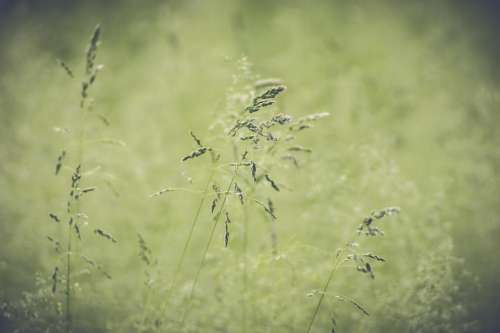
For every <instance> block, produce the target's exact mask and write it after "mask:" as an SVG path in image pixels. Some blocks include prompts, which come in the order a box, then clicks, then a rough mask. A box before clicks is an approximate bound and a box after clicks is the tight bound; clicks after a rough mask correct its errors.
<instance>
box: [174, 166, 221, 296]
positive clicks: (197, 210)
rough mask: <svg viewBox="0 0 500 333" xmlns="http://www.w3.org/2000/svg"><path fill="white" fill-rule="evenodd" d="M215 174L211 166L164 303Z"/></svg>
mask: <svg viewBox="0 0 500 333" xmlns="http://www.w3.org/2000/svg"><path fill="white" fill-rule="evenodd" d="M214 174H215V168H212V171H211V172H210V175H209V177H208V180H207V183H206V185H205V190H204V191H203V193H204V195H203V196H202V197H201V199H200V203H199V205H198V208H197V209H196V212H195V214H194V217H193V220H192V222H191V228H190V229H189V233H188V237H187V239H186V242H185V243H184V247H183V249H182V253H181V256H180V257H179V261H178V262H177V265H176V268H175V271H174V275H173V277H172V282H171V284H170V287H169V288H168V289H167V295H166V296H165V297H166V299H165V303H167V302H168V300H169V296H170V295H171V292H172V290H173V288H174V286H175V283H176V282H177V279H178V277H179V274H180V271H181V269H182V265H183V264H184V260H185V258H186V253H187V250H188V248H189V244H190V243H191V239H192V237H193V233H194V229H195V228H196V225H197V224H198V219H199V217H200V213H201V209H202V208H203V206H204V204H205V199H206V197H207V193H208V189H209V187H210V184H211V183H212V180H213V177H214Z"/></svg>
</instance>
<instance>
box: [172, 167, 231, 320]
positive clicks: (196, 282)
mask: <svg viewBox="0 0 500 333" xmlns="http://www.w3.org/2000/svg"><path fill="white" fill-rule="evenodd" d="M238 166H239V164H236V165H235V166H234V172H233V175H232V177H231V180H230V182H229V185H228V186H227V190H226V192H225V193H224V198H223V200H222V204H221V205H220V207H219V210H218V212H217V214H216V215H215V217H214V223H213V224H212V228H211V229H210V233H209V235H208V240H207V244H206V246H205V249H204V250H203V254H202V258H201V261H200V264H199V266H198V269H197V271H196V274H195V277H194V281H193V285H192V286H191V291H190V292H189V296H188V299H187V304H186V310H185V311H184V314H183V315H182V319H181V322H180V327H181V328H183V327H184V323H185V322H186V319H187V316H188V314H189V307H190V304H191V301H192V299H193V296H194V292H195V290H196V287H197V285H198V280H199V277H200V274H201V271H202V270H203V267H204V266H205V260H206V258H207V253H208V250H209V248H210V245H212V241H213V239H214V234H215V229H216V228H217V224H218V223H219V220H220V217H221V215H222V212H223V210H224V207H225V205H226V202H227V197H228V195H229V192H230V191H231V188H232V186H233V184H234V180H235V179H236V176H237V175H238Z"/></svg>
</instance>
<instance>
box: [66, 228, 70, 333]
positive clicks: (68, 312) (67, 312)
mask: <svg viewBox="0 0 500 333" xmlns="http://www.w3.org/2000/svg"><path fill="white" fill-rule="evenodd" d="M67 237H68V240H67V241H68V244H67V245H68V247H67V253H66V331H67V332H68V333H69V332H71V224H69V222H68V236H67Z"/></svg>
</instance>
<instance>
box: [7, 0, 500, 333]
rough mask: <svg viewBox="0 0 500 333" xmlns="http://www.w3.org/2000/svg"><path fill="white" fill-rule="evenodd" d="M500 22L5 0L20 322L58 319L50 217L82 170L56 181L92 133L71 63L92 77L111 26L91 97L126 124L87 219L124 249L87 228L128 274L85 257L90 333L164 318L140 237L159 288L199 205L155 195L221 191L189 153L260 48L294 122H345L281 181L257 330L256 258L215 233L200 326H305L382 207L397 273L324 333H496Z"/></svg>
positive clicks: (258, 250)
mask: <svg viewBox="0 0 500 333" xmlns="http://www.w3.org/2000/svg"><path fill="white" fill-rule="evenodd" d="M499 16H500V6H498V3H497V2H496V1H474V2H472V1H389V0H388V1H348V2H343V1H285V0H279V1H243V0H240V1H195V0H186V1H152V0H145V1H23V0H20V1H0V298H1V300H2V310H3V311H2V317H1V318H0V327H2V329H3V331H5V332H10V331H14V330H15V329H16V328H24V329H25V330H26V331H37V330H38V329H39V330H40V331H44V326H47V327H48V326H50V322H51V321H54V320H57V318H55V317H53V316H54V315H51V314H50V312H51V311H52V310H51V309H52V308H51V305H47V303H46V302H50V299H51V298H50V297H49V296H47V295H46V293H45V292H44V289H43V288H46V284H47V280H50V276H51V274H52V271H53V267H54V265H55V262H56V260H57V259H56V256H55V255H54V251H53V249H52V247H51V245H50V243H49V242H48V241H47V238H46V236H47V235H53V236H54V237H56V236H57V235H58V233H60V232H61V231H60V230H59V229H58V228H57V226H55V225H54V223H52V222H51V221H50V219H49V218H48V213H49V212H51V211H58V210H62V209H64V204H65V195H66V188H67V181H68V178H69V176H70V173H71V172H70V171H67V170H66V171H65V173H63V176H62V177H56V176H54V175H53V173H54V171H53V170H54V165H55V162H56V159H57V156H58V155H59V153H60V152H61V150H62V149H64V148H66V149H68V150H70V151H71V142H69V141H68V139H67V136H65V135H64V133H61V132H64V131H61V130H60V129H61V128H71V127H72V126H74V125H75V124H76V123H77V122H78V119H79V118H78V116H77V115H76V114H77V112H78V103H79V92H80V83H79V81H78V80H71V79H69V78H68V77H67V75H66V73H65V72H64V71H63V70H62V69H61V67H60V66H59V65H58V63H57V61H56V59H62V60H63V61H64V62H66V63H67V64H68V65H69V66H70V67H71V68H72V69H73V70H74V72H75V75H79V73H81V72H82V70H83V65H84V52H85V47H86V45H87V43H88V40H89V37H90V35H91V33H92V31H93V28H94V26H95V25H96V24H97V23H100V24H101V27H102V31H103V33H102V43H101V45H100V47H99V51H98V56H97V61H98V63H103V64H104V65H105V67H104V70H103V71H102V72H101V73H100V74H99V77H98V80H97V83H96V85H95V87H93V88H92V89H93V90H92V97H93V98H94V99H95V110H96V112H98V113H100V114H102V115H105V117H106V119H107V120H108V121H109V126H108V125H106V124H103V123H102V122H101V123H100V122H98V121H97V122H95V123H93V125H91V126H90V132H91V134H92V136H93V137H94V138H95V139H96V140H95V141H96V144H92V145H90V144H89V145H88V147H87V146H86V149H85V152H86V155H85V156H86V157H85V161H86V163H87V164H88V165H92V166H99V167H100V169H99V172H98V173H97V174H96V176H95V178H94V179H92V182H93V184H92V185H96V186H97V187H98V189H99V191H96V193H95V194H93V196H89V197H88V200H87V201H86V202H85V212H86V213H87V214H88V215H89V224H90V225H99V226H102V227H103V228H104V229H106V230H109V231H110V232H111V233H112V234H113V235H114V236H115V237H116V238H117V239H118V240H119V242H118V243H117V244H116V245H114V244H113V245H112V244H108V243H106V242H104V243H103V242H102V241H101V240H98V239H96V238H95V237H94V236H93V235H92V228H91V227H89V228H88V230H83V232H84V235H85V233H86V234H87V236H86V237H85V236H84V239H83V240H82V242H81V243H80V245H78V246H79V250H82V251H84V252H85V253H86V254H87V255H88V256H89V257H92V258H96V260H98V261H99V262H100V263H101V264H102V265H103V266H104V267H106V269H107V270H108V271H109V272H110V274H111V275H112V276H113V279H112V280H107V279H103V278H102V277H100V276H99V275H98V274H94V273H88V272H86V271H84V267H85V264H84V263H80V264H77V266H76V267H77V268H75V269H76V270H81V271H82V272H81V274H80V275H79V276H78V278H77V281H78V283H79V284H78V286H77V287H76V290H77V291H76V299H77V300H76V301H75V302H76V305H75V315H74V317H75V318H74V324H75V331H82V332H94V331H95V332H101V331H117V332H126V331H138V330H140V328H138V327H137V326H135V322H136V321H137V317H138V316H139V317H141V316H143V315H144V313H152V314H153V313H154V312H155V309H156V308H158V307H159V306H160V304H161V299H160V298H159V297H158V299H156V298H155V297H154V296H153V297H150V299H149V300H148V307H146V306H145V305H144V303H145V302H144V295H145V288H146V289H147V287H145V286H144V278H145V277H144V269H145V267H144V264H143V263H142V262H141V260H140V258H139V256H138V252H139V246H138V241H137V233H140V234H141V235H142V236H143V237H144V239H145V240H147V242H148V245H149V247H150V248H151V249H152V251H153V253H154V255H155V257H156V258H157V260H158V265H157V268H155V269H154V271H155V273H154V275H155V278H154V280H155V282H154V284H153V287H152V288H153V289H154V288H161V286H162V285H164V284H167V283H168V281H169V279H170V278H171V273H172V271H173V266H175V262H176V260H177V258H178V255H179V253H180V251H181V248H182V244H183V242H184V239H185V237H186V234H187V231H188V229H189V223H190V221H191V218H192V215H193V212H194V210H195V207H196V204H197V202H198V199H199V198H198V197H196V196H191V195H188V194H184V193H180V194H177V193H173V194H172V195H170V194H169V196H163V197H161V198H158V199H154V200H152V199H151V198H149V197H148V195H149V194H150V193H153V192H155V191H157V190H159V189H161V188H163V187H165V186H170V185H176V186H185V187H193V188H200V187H201V186H202V184H203V183H204V181H205V178H206V176H207V171H206V168H205V167H204V166H205V164H203V163H202V162H199V161H194V162H193V163H191V164H186V163H181V162H180V158H181V157H182V156H183V155H184V154H185V153H186V152H189V151H190V150H192V148H193V143H192V141H191V138H190V137H189V134H188V133H189V130H194V131H195V132H196V133H197V134H198V135H199V136H200V137H202V138H203V137H208V136H210V135H212V134H211V133H210V130H209V125H210V124H212V123H213V122H214V120H215V119H217V117H219V116H220V113H221V112H223V110H222V109H223V107H221V105H223V104H224V101H225V99H226V96H227V94H228V89H229V87H230V86H231V83H232V82H233V76H234V75H237V74H238V71H239V70H240V69H239V66H240V65H239V64H241V59H242V57H246V59H248V62H249V63H251V64H252V66H251V70H252V72H253V73H255V74H256V75H259V76H260V77H261V78H269V77H272V78H279V79H281V80H282V81H283V82H284V84H285V85H286V86H287V88H288V89H287V92H286V95H284V96H283V97H282V99H280V102H279V103H280V104H279V108H280V110H282V111H284V112H286V113H289V114H292V115H294V116H303V115H306V114H309V113H316V112H330V113H331V116H330V117H329V118H326V119H324V120H323V121H322V122H321V124H319V123H318V124H317V125H316V126H315V127H314V128H313V129H311V130H309V131H307V132H304V134H303V136H302V138H301V144H302V145H304V146H306V147H310V148H312V149H313V153H312V154H310V155H309V156H307V157H304V158H303V161H301V162H302V163H301V167H300V168H299V169H294V167H293V166H289V167H288V168H285V171H283V173H282V174H281V175H280V178H281V181H283V182H285V183H287V185H288V187H289V190H287V191H282V192H281V193H280V194H279V196H276V198H275V204H276V207H277V212H278V214H279V220H278V222H277V224H276V228H277V230H276V233H277V235H278V248H279V253H280V257H278V258H276V256H275V255H273V254H272V249H271V244H270V241H269V235H268V232H267V230H268V226H267V225H266V223H268V221H267V222H266V220H265V219H263V218H262V216H261V215H259V214H255V218H253V219H251V221H250V223H251V225H253V226H255V227H254V228H252V231H251V233H250V235H249V243H250V249H249V251H250V261H251V263H250V264H251V266H250V267H251V268H250V273H249V274H250V281H251V290H252V292H251V297H250V298H249V299H248V304H247V305H248V307H250V308H251V309H252V310H249V313H252V315H249V317H248V318H247V320H248V327H246V328H245V327H243V328H242V325H241V322H242V320H241V297H240V293H241V286H240V284H241V279H240V277H239V275H238V273H237V272H238V271H239V266H238V265H239V264H240V262H239V260H240V259H238V256H237V255H236V254H234V253H236V252H238V251H236V250H235V251H234V253H233V252H231V250H227V249H224V246H223V243H222V241H220V242H219V241H217V242H216V243H215V244H214V246H213V247H212V249H211V250H210V253H209V254H210V257H209V259H210V261H209V265H208V268H207V272H205V273H204V274H203V276H202V281H201V282H200V283H201V285H200V291H199V294H198V296H197V299H198V301H197V303H195V304H194V305H193V315H192V316H191V318H192V319H191V324H192V327H191V328H190V329H191V330H192V331H197V332H201V331H206V332H225V331H227V332H240V331H245V330H249V331H253V332H290V331H297V332H302V331H304V330H305V324H306V322H307V319H308V318H309V317H310V313H311V310H312V308H313V306H314V304H315V301H316V299H315V296H311V295H309V296H308V293H309V292H310V291H311V290H314V289H318V288H320V287H321V285H322V283H323V281H324V279H325V278H326V276H327V274H328V271H329V268H330V265H331V257H332V256H333V254H334V253H335V249H336V248H337V247H339V246H341V244H342V242H345V241H346V235H348V234H349V233H350V232H351V231H352V230H354V229H355V228H356V226H357V224H359V222H360V221H361V220H362V218H363V217H364V216H365V215H366V214H368V213H369V212H370V211H372V210H373V209H377V208H382V207H385V206H399V207H401V214H400V216H399V217H398V218H394V219H391V220H390V221H389V220H388V222H387V224H385V225H384V227H385V231H386V235H385V236H384V238H383V239H381V240H377V241H373V244H372V245H370V246H371V248H372V249H373V250H374V251H377V252H378V253H380V254H381V255H383V256H384V257H385V258H386V259H387V261H388V262H387V263H386V264H384V265H383V266H380V267H378V270H377V277H376V279H375V280H373V281H372V280H370V279H367V278H366V277H364V276H361V275H360V274H359V273H357V272H355V271H350V270H345V271H342V272H341V274H339V275H338V277H337V278H336V280H335V283H334V285H333V286H332V292H338V293H340V294H349V295H352V296H353V297H355V298H356V299H359V300H360V302H362V303H363V304H364V305H365V306H366V308H367V309H369V310H370V314H371V316H369V317H363V316H362V315H360V314H359V313H357V312H356V311H355V309H352V308H350V307H349V306H346V305H344V304H338V303H334V302H333V301H331V302H330V301H328V302H327V303H325V305H324V306H323V308H322V311H321V312H320V314H319V316H318V318H317V320H316V324H315V326H314V329H313V331H315V332H329V331H330V330H331V319H330V316H331V313H332V312H335V313H336V318H337V321H338V325H337V326H338V327H337V329H338V331H339V332H474V331H477V332H492V333H494V332H498V331H499V330H500V319H499V317H498V314H499V313H500V301H499V296H500V295H499V292H498V290H500V278H499V275H500V266H499V265H498V263H499V260H498V253H499V250H500V246H499V244H498V241H499V239H500V238H499V237H500V217H499V216H500V187H499V185H500V184H499V181H500V180H499V179H500V178H499V171H500V149H499V147H500V133H499V132H498V124H499V123H500V115H499V112H498V108H499V106H500V95H499V91H498V88H499V80H500V71H499V67H498V59H500V48H499V46H500V40H499V37H498V29H499V26H498V24H497V23H496V21H497V20H498V18H499ZM58 129H59V130H58ZM101 139H104V140H101ZM99 140H101V141H102V142H101V143H104V144H99V142H100V141H99ZM69 158H70V160H71V156H70V157H69ZM207 205H208V204H207ZM208 210H209V207H208V206H207V207H206V209H205V210H204V213H202V220H201V222H200V225H199V227H198V229H197V231H196V232H195V235H194V242H193V244H192V246H191V247H190V250H189V253H188V259H187V263H186V266H185V269H184V271H183V277H182V282H181V284H180V286H179V293H180V294H182V293H185V292H186V291H185V289H186V288H187V287H186V285H189V283H190V281H191V279H192V273H193V272H194V271H195V269H196V265H197V263H198V262H199V257H200V254H201V251H202V247H203V244H204V239H205V238H206V233H207V231H208V228H209V227H208V225H209V217H208V216H209V212H208ZM384 223H385V222H384ZM238 228H239V227H238V224H237V222H236V227H235V231H234V237H235V238H234V240H233V242H234V243H235V244H236V245H235V248H236V249H238V245H237V244H238V240H241V233H240V231H241V230H240V229H238ZM217 232H219V233H221V235H222V232H223V231H222V229H221V230H220V231H217ZM221 237H222V236H221ZM220 239H222V238H220ZM290 267H292V270H290ZM291 271H292V272H293V273H290V272H291ZM291 274H292V275H293V276H292V277H290V275H291ZM221 290H222V291H221ZM153 294H156V293H153ZM220 295H222V296H220ZM12 309H16V310H12ZM33 311H34V312H35V313H36V316H34V315H32V313H33ZM152 316H153V317H154V315H152ZM172 316H175V314H172ZM30 322H32V323H34V324H32V323H30ZM33 327H37V329H35V328H33ZM144 331H153V329H152V328H148V329H144Z"/></svg>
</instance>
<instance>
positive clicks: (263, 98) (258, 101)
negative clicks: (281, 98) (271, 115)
mask: <svg viewBox="0 0 500 333" xmlns="http://www.w3.org/2000/svg"><path fill="white" fill-rule="evenodd" d="M284 90H285V87H284V86H276V87H271V88H269V89H268V90H266V91H265V92H264V93H263V94H261V95H260V96H257V97H255V98H254V99H253V101H252V104H251V105H249V106H247V107H246V108H245V111H247V112H248V113H254V112H257V111H259V110H260V109H262V108H264V107H266V106H270V105H273V104H274V99H275V98H276V96H278V95H279V94H280V93H281V92H283V91H284Z"/></svg>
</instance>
